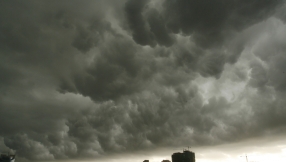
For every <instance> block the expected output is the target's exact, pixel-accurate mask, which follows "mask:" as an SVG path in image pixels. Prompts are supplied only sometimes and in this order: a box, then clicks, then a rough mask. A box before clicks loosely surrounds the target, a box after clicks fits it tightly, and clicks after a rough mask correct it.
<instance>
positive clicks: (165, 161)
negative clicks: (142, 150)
mask: <svg viewBox="0 0 286 162" xmlns="http://www.w3.org/2000/svg"><path fill="white" fill-rule="evenodd" d="M162 162H171V161H170V160H162Z"/></svg>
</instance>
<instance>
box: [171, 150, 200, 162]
mask: <svg viewBox="0 0 286 162" xmlns="http://www.w3.org/2000/svg"><path fill="white" fill-rule="evenodd" d="M172 162H196V158H195V153H194V152H191V151H189V150H184V152H183V153H181V152H177V153H174V154H173V155H172Z"/></svg>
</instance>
